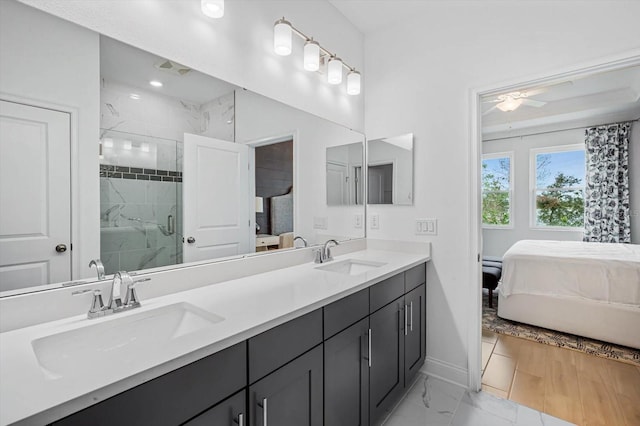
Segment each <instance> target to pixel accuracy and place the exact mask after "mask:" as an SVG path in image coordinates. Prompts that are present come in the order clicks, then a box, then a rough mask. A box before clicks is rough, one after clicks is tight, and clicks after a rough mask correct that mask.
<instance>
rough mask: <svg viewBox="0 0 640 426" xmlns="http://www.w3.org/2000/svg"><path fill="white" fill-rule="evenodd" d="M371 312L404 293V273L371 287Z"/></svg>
mask: <svg viewBox="0 0 640 426" xmlns="http://www.w3.org/2000/svg"><path fill="white" fill-rule="evenodd" d="M370 291H371V293H370V297H369V301H370V303H369V312H375V311H377V310H378V309H380V308H382V307H383V306H385V305H386V304H388V303H391V302H393V301H394V300H396V299H397V298H398V297H400V296H402V295H403V294H404V274H402V273H401V274H397V275H394V276H393V277H391V278H387V279H386V280H384V281H381V282H379V283H378V284H376V285H374V286H372V287H370Z"/></svg>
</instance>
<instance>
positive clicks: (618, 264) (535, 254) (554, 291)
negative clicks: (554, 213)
mask: <svg viewBox="0 0 640 426" xmlns="http://www.w3.org/2000/svg"><path fill="white" fill-rule="evenodd" d="M498 291H499V292H500V294H501V295H502V296H503V297H508V296H509V295H512V294H530V295H550V296H563V297H574V298H580V299H589V300H595V301H600V302H604V303H615V304H623V305H630V306H640V245H637V244H614V243H593V242H579V241H545V240H522V241H518V242H517V243H515V244H514V245H513V246H512V247H511V248H509V250H507V252H506V253H505V255H504V257H503V263H502V282H501V283H500V285H499V286H498Z"/></svg>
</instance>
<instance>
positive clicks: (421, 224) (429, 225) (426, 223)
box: [416, 219, 438, 235]
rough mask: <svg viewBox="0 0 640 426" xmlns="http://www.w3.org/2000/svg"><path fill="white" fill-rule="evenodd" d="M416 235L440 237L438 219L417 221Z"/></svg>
mask: <svg viewBox="0 0 640 426" xmlns="http://www.w3.org/2000/svg"><path fill="white" fill-rule="evenodd" d="M416 235H438V219H416Z"/></svg>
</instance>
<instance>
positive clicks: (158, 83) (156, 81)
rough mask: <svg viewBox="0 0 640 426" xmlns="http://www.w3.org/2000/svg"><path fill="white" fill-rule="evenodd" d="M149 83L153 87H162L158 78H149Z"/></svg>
mask: <svg viewBox="0 0 640 426" xmlns="http://www.w3.org/2000/svg"><path fill="white" fill-rule="evenodd" d="M149 84H150V85H152V86H153V87H162V86H163V85H162V82H161V81H158V80H151V81H150V82H149Z"/></svg>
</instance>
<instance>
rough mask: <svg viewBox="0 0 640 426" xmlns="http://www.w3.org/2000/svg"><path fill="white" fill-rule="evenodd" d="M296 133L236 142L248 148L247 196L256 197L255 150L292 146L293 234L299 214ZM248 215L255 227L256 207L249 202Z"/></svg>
mask: <svg viewBox="0 0 640 426" xmlns="http://www.w3.org/2000/svg"><path fill="white" fill-rule="evenodd" d="M298 139H299V135H298V131H297V130H292V131H291V132H285V133H279V134H276V135H272V136H266V137H263V138H259V139H250V140H248V141H244V142H237V143H241V144H243V145H247V146H248V147H249V195H250V196H253V198H252V199H254V198H255V197H256V148H257V147H260V146H266V145H273V144H276V143H281V142H287V141H291V143H292V144H293V145H292V147H293V232H294V234H295V233H296V232H297V230H298V229H299V227H298V225H299V223H298V217H299V214H300V211H299V208H300V203H299V201H298V198H299V197H297V196H296V190H298V189H299V188H298V183H299V182H300V179H299V176H298V173H299V170H300V169H299V167H298V164H299V155H300V152H299V150H298ZM249 204H250V206H251V207H250V210H249V214H250V215H251V222H252V227H253V229H255V227H256V206H255V203H254V202H250V203H249Z"/></svg>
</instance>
